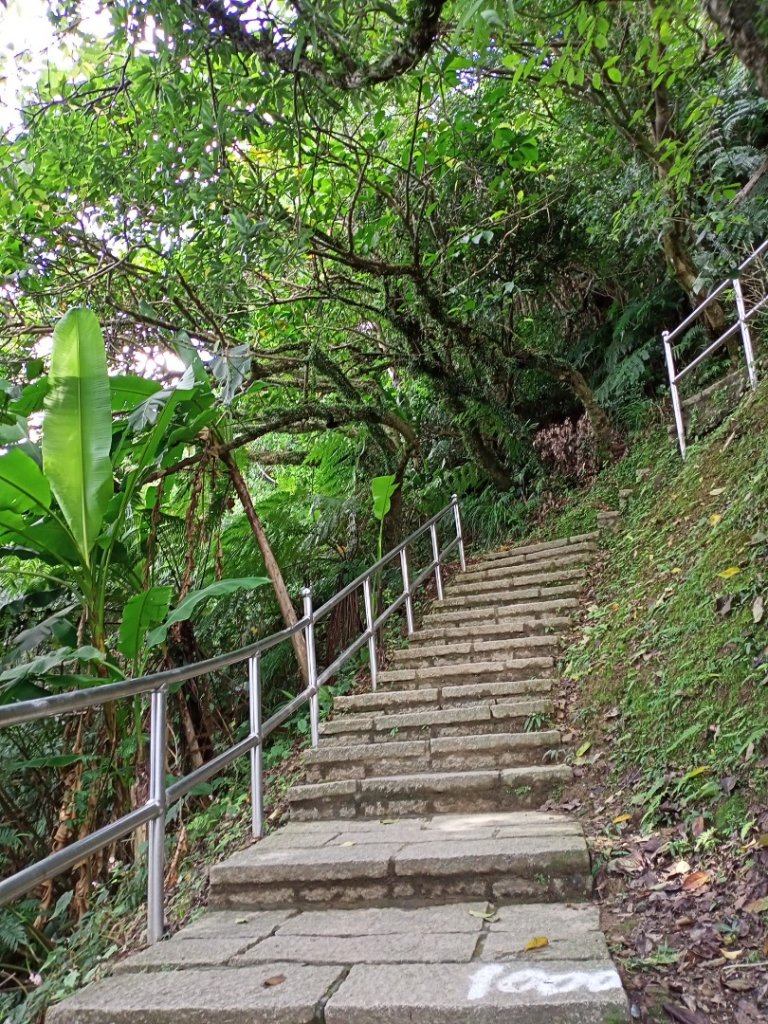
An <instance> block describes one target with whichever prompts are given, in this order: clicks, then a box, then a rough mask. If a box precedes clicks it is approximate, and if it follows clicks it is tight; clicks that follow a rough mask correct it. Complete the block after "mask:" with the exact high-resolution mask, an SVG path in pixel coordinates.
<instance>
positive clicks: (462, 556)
mask: <svg viewBox="0 0 768 1024" xmlns="http://www.w3.org/2000/svg"><path fill="white" fill-rule="evenodd" d="M451 505H453V518H454V520H455V522H456V539H457V540H458V542H459V561H460V562H461V571H462V572H466V571H467V559H466V556H465V554H464V534H463V533H462V532H461V513H460V512H459V496H458V494H452V495H451Z"/></svg>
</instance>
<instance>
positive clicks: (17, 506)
mask: <svg viewBox="0 0 768 1024" xmlns="http://www.w3.org/2000/svg"><path fill="white" fill-rule="evenodd" d="M50 504H51V489H50V487H49V486H48V481H47V480H46V479H45V477H44V476H43V474H42V472H41V470H40V467H39V466H38V465H37V463H36V462H34V461H33V460H32V459H31V458H30V457H29V456H28V455H25V453H24V452H23V451H21V449H20V448H12V449H11V450H10V451H9V452H6V453H5V455H3V456H1V457H0V509H7V510H9V511H10V512H35V513H37V515H40V513H41V512H47V511H48V508H49V506H50Z"/></svg>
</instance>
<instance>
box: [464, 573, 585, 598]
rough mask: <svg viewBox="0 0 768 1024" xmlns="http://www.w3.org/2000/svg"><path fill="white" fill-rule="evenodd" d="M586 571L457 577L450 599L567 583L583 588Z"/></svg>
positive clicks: (499, 593) (513, 591) (508, 592)
mask: <svg viewBox="0 0 768 1024" xmlns="http://www.w3.org/2000/svg"><path fill="white" fill-rule="evenodd" d="M584 574H585V569H584V568H580V569H561V570H560V571H558V572H537V573H531V575H530V576H520V575H518V573H509V575H507V576H504V577H493V578H492V579H476V578H475V577H470V578H469V579H467V578H466V577H465V576H457V577H456V579H454V580H452V581H451V584H450V587H449V588H448V596H449V597H467V596H469V595H470V594H494V595H501V594H514V593H516V592H518V591H520V590H528V589H530V588H531V587H547V588H549V587H554V586H559V585H563V584H565V583H571V582H573V583H578V585H579V586H580V587H581V585H582V583H583V580H584Z"/></svg>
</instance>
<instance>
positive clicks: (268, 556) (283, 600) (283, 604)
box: [218, 451, 309, 686]
mask: <svg viewBox="0 0 768 1024" xmlns="http://www.w3.org/2000/svg"><path fill="white" fill-rule="evenodd" d="M218 455H219V458H220V459H221V461H222V462H223V463H224V465H225V466H226V467H227V471H228V472H229V476H230V479H231V480H232V484H233V485H234V488H235V490H236V491H237V496H238V498H239V499H240V504H241V505H242V506H243V511H244V512H245V517H246V519H247V520H248V523H249V524H250V527H251V531H252V532H253V536H254V537H255V538H256V543H257V544H258V546H259V551H260V552H261V556H262V558H263V559H264V566H265V568H266V570H267V575H268V576H269V578H270V579H271V580H272V586H273V587H274V588H275V596H276V597H277V603H278V605H279V607H280V613H281V614H282V616H283V622H284V623H285V624H286V626H293V625H295V624H296V623H297V622H298V621H299V620H298V617H297V615H296V610H295V609H294V607H293V602H292V601H291V598H290V595H289V594H288V588H287V587H286V585H285V580H284V579H283V574H282V572H281V570H280V566H279V565H278V564H277V559H276V558H275V556H274V554H273V553H272V548H271V547H270V544H269V540H268V539H267V535H266V533H265V532H264V527H263V526H262V523H261V520H260V519H259V517H258V514H257V513H256V509H255V508H254V507H253V501H252V500H251V495H250V492H249V491H248V485H247V484H246V482H245V480H244V478H243V474H242V473H241V472H240V470H239V469H238V466H237V463H236V462H235V458H234V456H233V454H232V452H229V451H223V452H220V453H218ZM291 643H292V644H293V649H294V651H295V652H296V658H297V660H298V663H299V670H300V671H301V677H302V679H303V680H304V685H305V686H306V685H308V683H309V665H308V662H307V645H306V644H305V642H304V636H303V635H302V634H301V633H294V635H293V636H292V637H291Z"/></svg>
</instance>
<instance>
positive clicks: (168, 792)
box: [0, 494, 467, 943]
mask: <svg viewBox="0 0 768 1024" xmlns="http://www.w3.org/2000/svg"><path fill="white" fill-rule="evenodd" d="M449 513H450V514H451V516H452V519H453V523H454V528H455V531H456V536H455V537H454V539H453V540H451V541H450V542H449V543H448V544H446V545H445V547H443V548H442V549H441V548H440V545H439V542H438V535H437V526H438V523H440V521H441V520H442V519H443V518H444V517H445V516H446V515H448V514H449ZM427 532H429V534H430V539H431V544H432V561H431V562H430V564H429V565H428V566H427V568H426V569H424V570H423V571H422V572H420V573H419V575H418V576H417V577H416V578H415V579H414V580H413V582H411V581H410V576H409V567H408V548H409V547H410V545H412V544H413V543H414V542H415V541H416V540H418V539H419V538H420V537H422V536H423V535H424V534H426V533H427ZM456 547H458V550H459V560H460V564H461V568H462V571H463V570H465V569H466V567H467V565H466V559H465V555H464V538H463V534H462V528H461V515H460V512H459V501H458V497H457V496H456V495H455V494H454V495H453V496H452V497H451V502H450V504H449V505H446V507H445V508H444V509H442V510H441V511H440V512H438V513H437V514H436V515H434V516H432V518H431V519H429V520H427V522H426V523H424V524H423V525H422V526H420V527H419V528H418V529H417V530H415V531H414V532H413V533H412V534H411V535H410V536H409V537H406V539H405V540H404V541H402V542H401V543H400V544H398V545H397V547H395V548H393V549H392V550H391V551H388V552H387V554H386V555H384V556H383V558H380V559H379V560H378V561H377V562H374V564H373V565H372V566H370V568H368V569H366V570H365V572H363V573H361V575H360V576H358V577H357V578H356V579H354V580H353V581H352V582H351V583H348V584H347V586H345V587H344V588H343V589H342V590H340V591H339V592H338V593H337V594H334V596H333V597H332V598H330V600H328V601H326V602H325V604H323V605H321V606H320V607H319V608H317V609H315V608H313V605H312V591H311V590H310V589H309V588H305V589H304V590H303V591H302V598H303V603H304V608H303V615H302V617H301V618H300V619H299V620H298V622H296V623H294V624H293V625H291V626H289V627H288V628H287V629H283V630H280V632H278V633H273V634H272V635H271V636H268V637H265V638H264V639H263V640H259V641H257V642H256V643H253V644H249V645H248V646H246V647H241V648H239V649H238V650H236V651H229V652H228V653H226V654H220V655H217V656H216V657H214V658H208V659H206V660H205V661H198V662H194V663H193V664H191V665H184V666H182V667H181V668H172V669H166V670H165V671H163V672H155V673H152V674H151V675H146V676H141V677H139V678H136V679H126V680H123V681H121V682H117V683H106V684H104V685H103V686H94V687H90V688H89V689H87V690H77V691H73V692H69V693H61V694H54V695H53V696H50V697H40V698H35V699H34V700H26V701H19V702H18V703H16V704H12V705H8V706H6V707H0V728H2V727H7V726H11V725H21V724H24V723H29V722H34V721H38V720H39V719H41V718H54V717H56V716H58V715H62V714H71V713H73V712H77V711H85V710H88V709H90V708H96V707H100V706H101V705H103V704H108V703H111V702H112V701H115V700H121V699H124V698H126V697H136V696H141V695H142V694H147V693H148V694H150V727H149V733H150V737H149V794H148V798H147V800H146V801H145V802H144V803H143V804H142V805H141V806H140V807H137V808H134V809H133V810H132V811H129V812H128V813H127V814H124V815H123V816H122V817H120V818H118V819H117V820H116V821H113V822H110V823H109V824H108V825H105V826H103V827H102V828H100V829H97V830H96V831H95V832H92V833H91V834H90V835H88V836H85V837H83V838H82V839H78V840H77V841H76V842H74V843H71V844H70V845H69V846H67V847H66V848H65V849H63V850H59V851H57V852H56V853H53V854H50V855H49V856H48V857H45V858H43V859H42V860H40V861H37V862H36V863H34V864H31V865H29V866H28V867H26V868H23V869H22V870H21V871H17V872H16V873H15V874H14V875H11V876H10V877H9V878H6V879H4V880H3V881H2V882H0V906H2V905H3V904H6V903H10V902H12V901H13V900H15V899H18V898H19V897H20V896H23V895H24V894H25V893H26V892H28V891H29V890H30V889H33V888H34V887H35V886H37V885H39V884H40V883H42V882H46V881H49V880H50V879H52V878H55V877H56V876H57V875H60V874H62V873H63V872H64V871H67V870H68V869H69V868H73V867H75V866H76V865H77V864H81V863H82V862H83V861H84V860H86V859H87V858H88V857H90V856H91V855H92V854H94V853H97V852H98V851H99V850H103V849H104V848H105V847H107V846H109V845H110V844H111V843H113V842H116V841H117V840H119V839H123V838H124V837H125V836H127V835H130V833H132V832H134V831H135V830H136V829H138V828H141V827H143V826H144V825H146V826H147V827H148V844H147V847H148V849H147V857H148V871H147V940H148V942H150V943H153V942H157V941H158V940H159V939H161V938H162V936H163V934H164V931H165V915H164V900H165V889H164V882H165V818H166V814H167V811H168V808H169V807H171V806H172V805H173V804H174V803H176V802H177V801H178V800H180V799H182V797H184V796H186V795H187V794H188V793H189V792H191V790H193V789H194V788H195V786H198V785H200V784H201V783H202V782H206V781H207V780H208V779H210V778H212V777H213V776H214V775H217V774H218V773H219V772H221V771H223V770H224V769H225V768H227V767H228V766H229V765H230V764H232V763H233V762H234V761H236V760H237V759H238V758H240V757H242V756H244V755H245V754H249V755H250V762H251V764H250V768H251V785H250V789H251V831H252V834H253V836H254V837H255V838H260V837H261V836H262V835H263V834H264V781H263V778H264V764H263V751H264V740H265V739H266V738H267V737H268V736H269V735H270V734H271V733H273V732H274V731H275V730H276V729H278V728H279V727H280V726H281V725H283V723H284V722H286V721H287V720H288V719H289V718H290V717H291V716H292V715H293V714H294V713H295V712H296V711H298V710H299V709H300V708H302V707H303V706H304V705H305V704H309V716H310V731H311V738H312V746H313V747H317V745H318V743H319V739H320V701H319V690H320V687H321V686H322V685H323V684H324V683H325V682H326V681H327V680H328V679H331V678H332V677H333V676H335V675H336V674H337V672H338V671H339V669H340V668H341V667H342V666H343V665H344V664H346V662H347V661H349V659H350V658H352V657H353V656H354V655H355V654H356V653H357V652H358V651H359V650H360V649H361V648H362V647H364V646H365V645H366V644H367V645H368V652H369V664H370V671H371V687H372V689H374V690H375V689H376V684H377V678H378V655H377V651H376V634H377V632H378V631H379V629H380V628H381V627H382V626H383V625H384V624H385V623H386V622H387V620H388V619H389V618H390V617H391V616H392V615H393V614H394V613H395V612H396V611H398V610H399V609H400V608H401V607H402V606H403V605H405V612H406V629H407V632H408V635H409V636H410V635H411V634H412V633H413V631H414V620H413V595H414V594H415V593H416V590H417V589H418V587H419V586H420V585H421V584H422V583H423V582H424V581H425V580H426V579H427V577H428V576H429V575H431V574H434V576H435V587H436V591H437V596H438V598H439V599H442V597H443V581H442V572H441V565H442V563H443V562H444V561H445V558H446V556H447V555H448V554H449V553H450V552H451V551H453V550H454V549H455V548H456ZM398 555H399V556H400V569H401V575H402V580H403V589H402V592H401V593H400V595H399V596H398V597H397V598H396V599H395V600H394V601H393V602H392V603H391V604H390V605H389V606H388V607H387V608H385V609H384V611H383V612H381V614H379V615H378V616H376V615H375V613H374V604H373V593H372V585H371V581H372V580H373V579H374V578H375V576H376V575H377V573H379V572H380V571H381V570H382V569H383V568H384V567H385V566H387V565H389V563H390V562H391V561H392V560H393V559H394V558H395V557H396V556H398ZM360 587H362V589H363V600H364V606H365V618H366V628H365V630H364V631H363V632H362V633H361V634H360V636H358V637H357V638H356V639H355V640H353V641H352V643H350V644H349V646H348V647H346V648H345V650H344V651H342V653H341V654H340V655H339V656H338V657H337V658H336V659H335V660H334V661H333V662H332V663H331V664H330V665H328V666H327V667H326V668H325V669H323V670H322V671H319V670H318V667H317V648H316V644H315V624H316V623H317V622H318V621H319V620H320V619H322V618H323V617H324V616H326V615H327V614H328V613H329V612H331V611H332V610H333V609H334V608H335V607H336V605H337V604H338V603H339V602H340V601H342V600H344V598H345V597H348V596H349V595H350V594H352V593H354V592H355V591H356V590H357V589H358V588H360ZM299 632H303V634H304V639H305V643H306V647H307V667H308V682H307V686H306V687H305V688H304V689H303V690H302V691H301V693H299V694H298V695H297V696H296V697H294V698H293V699H292V700H290V701H289V702H288V703H287V704H285V705H284V706H283V707H281V708H279V709H278V710H277V711H276V712H275V713H274V714H273V715H272V716H271V717H270V718H268V719H267V721H266V722H264V721H262V713H261V712H262V708H261V657H262V655H263V654H264V653H265V652H266V651H268V650H270V649H271V648H273V647H275V646H276V645H277V644H279V643H282V642H283V641H285V640H288V639H290V637H292V636H294V635H295V634H297V633H299ZM244 661H247V662H248V708H249V732H248V736H247V737H246V738H245V739H242V740H240V741H239V742H238V743H235V744H233V745H232V746H230V747H228V748H227V749H226V750H224V751H223V752H222V753H220V754H217V755H216V756H215V757H213V758H212V759H211V760H210V761H207V762H206V763H205V764H203V765H201V766H200V767H198V768H196V769H195V770H194V771H192V772H189V773H188V774H187V775H185V776H184V777H183V778H181V779H178V780H177V781H175V782H174V783H173V784H172V785H171V786H166V769H167V761H168V749H167V714H168V688H169V686H171V685H173V684H176V683H183V682H185V681H186V680H188V679H192V678H196V677H198V676H203V675H210V674H211V673H212V672H218V671H220V670H221V669H223V668H228V667H229V666H231V665H237V664H241V663H242V662H244Z"/></svg>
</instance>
